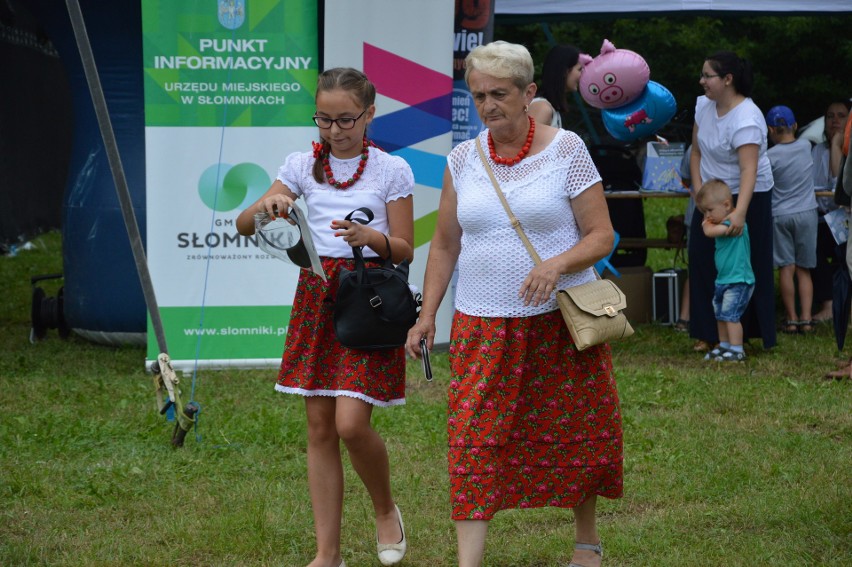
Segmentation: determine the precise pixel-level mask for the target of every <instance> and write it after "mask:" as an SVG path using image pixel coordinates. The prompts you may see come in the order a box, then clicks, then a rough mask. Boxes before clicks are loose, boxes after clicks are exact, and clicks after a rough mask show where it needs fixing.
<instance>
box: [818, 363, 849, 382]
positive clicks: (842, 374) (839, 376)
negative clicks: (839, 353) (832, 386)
mask: <svg viewBox="0 0 852 567" xmlns="http://www.w3.org/2000/svg"><path fill="white" fill-rule="evenodd" d="M849 366H850V365H848V364H847V365H846V366H844V367H842V368H838V369H837V370H832V371H831V372H826V373H825V375H823V378H824V379H826V380H838V381H840V380H848V379H849V378H850V370H851V369H850V368H849Z"/></svg>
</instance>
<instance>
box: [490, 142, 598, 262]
mask: <svg viewBox="0 0 852 567" xmlns="http://www.w3.org/2000/svg"><path fill="white" fill-rule="evenodd" d="M476 151H478V152H479V159H481V160H482V166H483V167H484V168H485V171H486V173H488V178H489V179H491V184H492V185H493V186H494V191H495V192H496V193H497V197H498V198H499V199H500V203H501V204H502V205H503V208H504V209H506V214H507V215H509V222H510V223H511V225H512V228H514V229H515V232H517V233H518V236H519V237H520V238H521V242H523V243H524V246H525V247H526V249H527V252H529V253H530V256H532V259H533V262H535V263H536V264H541V257H540V256H539V255H538V252H536V251H535V248H533V245H532V242H530V239H529V238H527V235H526V233H524V229H523V228H522V227H521V221H519V220H518V217H516V216H515V213H513V212H512V208H511V207H510V206H509V202H508V201H507V200H506V196H505V195H504V194H503V190H502V189H500V184H499V183H497V178H496V177H494V172H493V171H492V170H491V166H490V165H488V160H487V159H485V151H484V150H483V149H482V142H480V141H479V137H478V136H477V138H476ZM592 271H593V272H594V273H595V278H596V279H601V276H600V274H598V271H597V270H596V269H595V268H594V266H592Z"/></svg>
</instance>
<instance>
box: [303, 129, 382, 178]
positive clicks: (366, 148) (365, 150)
mask: <svg viewBox="0 0 852 567" xmlns="http://www.w3.org/2000/svg"><path fill="white" fill-rule="evenodd" d="M314 152H316V149H315V150H314ZM330 152H331V150H326V151H322V150H320V156H321V157H320V159H321V160H322V169H323V171H325V178H326V179H327V180H328V184H329V185H331V186H332V187H334V188H335V189H348V188H350V187H352V186H353V185H355V182H356V181H358V180H359V179H361V175H362V174H363V173H364V168H365V167H367V160H368V159H369V157H370V142H368V141H367V136H364V144H363V146H362V147H361V161H359V162H358V169H356V170H355V173H354V174H353V175H352V177H350V178H349V179H347V180H346V181H337V180H336V179H335V178H334V173H332V171H331V164H330V163H329V162H328V154H329V153H330Z"/></svg>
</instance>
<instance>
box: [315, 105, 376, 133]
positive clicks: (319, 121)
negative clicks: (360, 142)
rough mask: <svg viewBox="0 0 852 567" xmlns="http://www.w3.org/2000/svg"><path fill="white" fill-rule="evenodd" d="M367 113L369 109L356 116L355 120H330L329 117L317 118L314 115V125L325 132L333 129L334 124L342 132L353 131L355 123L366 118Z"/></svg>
mask: <svg viewBox="0 0 852 567" xmlns="http://www.w3.org/2000/svg"><path fill="white" fill-rule="evenodd" d="M365 112H367V109H366V108H365V109H364V112H362V113H361V114H359V115H358V116H356V117H355V118H351V117H349V116H344V117H342V118H329V117H327V116H317V115H314V124H316V125H317V126H319V127H320V128H322V129H323V130H328V129H329V128H331V125H332V124H335V123H336V124H337V127H338V128H340V129H341V130H351V129H352V128H354V127H355V123H356V122H357V121H358V119H359V118H361V117H362V116H364V113H365Z"/></svg>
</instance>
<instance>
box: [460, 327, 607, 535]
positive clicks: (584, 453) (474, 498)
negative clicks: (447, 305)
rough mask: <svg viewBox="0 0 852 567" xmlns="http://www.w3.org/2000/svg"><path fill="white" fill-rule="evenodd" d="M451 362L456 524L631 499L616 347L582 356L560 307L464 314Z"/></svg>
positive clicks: (599, 348)
mask: <svg viewBox="0 0 852 567" xmlns="http://www.w3.org/2000/svg"><path fill="white" fill-rule="evenodd" d="M449 360H450V370H451V374H452V379H451V382H450V388H449V412H448V423H447V429H448V432H449V472H450V494H451V498H452V518H453V519H454V520H489V519H491V518H492V517H493V516H494V514H495V512H497V511H499V510H503V509H506V508H538V507H543V506H557V507H561V508H571V507H574V506H576V505H578V504H581V503H582V502H583V501H584V500H585V499H586V498H588V497H589V496H591V495H600V496H605V497H607V498H618V497H620V496H621V495H622V461H623V448H622V436H621V431H622V430H621V412H620V409H619V402H618V393H617V391H616V387H615V378H614V376H613V370H612V359H611V356H610V349H609V345H601V346H598V347H592V348H589V349H587V350H585V351H582V352H578V351H577V350H576V349H575V348H574V343H573V341H572V340H571V337H570V335H569V334H568V330H567V329H566V328H565V323H564V322H563V320H562V316H561V314H560V312H559V311H553V312H551V313H546V314H544V315H538V316H535V317H524V318H499V317H498V318H490V317H473V316H469V315H465V314H462V313H458V312H456V314H455V316H454V319H453V327H452V332H451V337H450V357H449Z"/></svg>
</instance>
